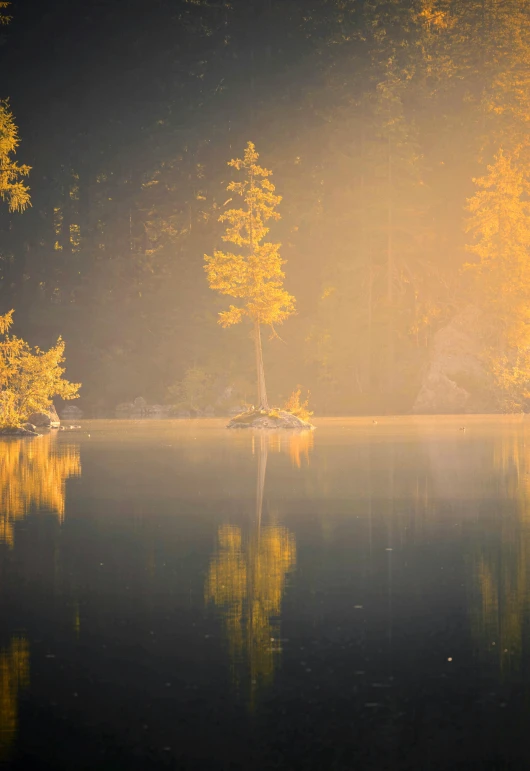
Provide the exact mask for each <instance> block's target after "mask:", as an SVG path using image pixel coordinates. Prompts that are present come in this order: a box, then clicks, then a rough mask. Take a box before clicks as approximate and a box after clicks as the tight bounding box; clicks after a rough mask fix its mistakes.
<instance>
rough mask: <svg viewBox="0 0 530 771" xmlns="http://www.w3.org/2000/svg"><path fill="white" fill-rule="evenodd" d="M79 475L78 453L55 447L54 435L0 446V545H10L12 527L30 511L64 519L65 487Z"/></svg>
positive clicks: (63, 447) (11, 441)
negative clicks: (35, 510)
mask: <svg viewBox="0 0 530 771" xmlns="http://www.w3.org/2000/svg"><path fill="white" fill-rule="evenodd" d="M80 474H81V462H80V457H79V450H78V448H77V447H75V446H60V447H58V446H57V441H56V438H55V435H54V434H49V435H47V436H42V437H39V439H38V440H36V441H33V442H28V440H27V439H9V440H7V441H4V442H2V443H1V445H0V504H1V513H0V543H6V544H8V545H9V546H12V545H13V542H14V524H15V522H16V521H17V520H20V519H23V518H24V517H25V516H26V514H27V513H28V511H29V510H30V509H31V508H36V509H48V510H49V511H51V512H54V513H56V514H57V515H58V517H59V520H60V521H61V522H62V520H63V517H64V501H65V484H66V480H67V479H69V478H70V477H72V476H79V475H80Z"/></svg>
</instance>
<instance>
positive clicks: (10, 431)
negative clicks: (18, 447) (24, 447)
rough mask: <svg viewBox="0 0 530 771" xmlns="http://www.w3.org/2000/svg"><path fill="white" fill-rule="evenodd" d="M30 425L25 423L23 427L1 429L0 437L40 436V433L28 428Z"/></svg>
mask: <svg viewBox="0 0 530 771" xmlns="http://www.w3.org/2000/svg"><path fill="white" fill-rule="evenodd" d="M28 425H30V424H28V423H25V424H24V425H23V426H17V427H14V428H1V429H0V437H10V436H13V437H20V436H27V437H29V436H38V435H39V434H38V432H37V431H35V430H34V429H33V428H26V426H28Z"/></svg>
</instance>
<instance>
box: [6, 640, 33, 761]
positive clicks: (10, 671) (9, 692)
mask: <svg viewBox="0 0 530 771" xmlns="http://www.w3.org/2000/svg"><path fill="white" fill-rule="evenodd" d="M28 684H29V647H28V643H27V641H26V640H25V639H24V638H23V637H13V639H12V640H11V643H10V645H9V647H8V648H6V649H2V650H0V760H3V759H5V758H6V756H7V755H8V754H9V750H10V748H11V746H12V745H13V742H14V739H15V736H16V733H17V727H18V699H19V694H20V691H21V689H22V688H25V687H27V686H28Z"/></svg>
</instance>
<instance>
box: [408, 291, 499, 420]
mask: <svg viewBox="0 0 530 771" xmlns="http://www.w3.org/2000/svg"><path fill="white" fill-rule="evenodd" d="M481 315H482V314H481V312H480V310H479V309H478V308H476V307H475V306H473V305H469V306H468V307H467V308H465V309H464V310H463V311H462V312H461V313H459V314H457V315H456V316H455V317H454V318H453V319H452V320H451V321H450V322H449V324H447V326H445V327H442V329H439V330H438V332H437V333H436V334H435V336H434V340H433V345H432V348H431V354H430V359H429V363H428V365H427V368H426V370H425V373H424V375H423V378H422V382H421V387H420V390H419V393H418V396H417V397H416V401H415V402H414V406H413V408H412V411H413V412H414V413H416V414H420V415H428V414H455V413H481V412H488V411H491V409H492V397H491V394H490V392H489V389H488V378H487V373H486V371H485V369H484V366H483V364H482V362H481V360H480V354H481V351H482V348H483V341H482V335H481V331H480V326H481Z"/></svg>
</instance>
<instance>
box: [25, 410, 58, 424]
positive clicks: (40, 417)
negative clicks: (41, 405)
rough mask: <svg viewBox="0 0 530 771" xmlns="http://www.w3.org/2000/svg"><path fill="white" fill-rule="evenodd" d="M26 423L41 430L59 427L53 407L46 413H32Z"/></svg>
mask: <svg viewBox="0 0 530 771" xmlns="http://www.w3.org/2000/svg"><path fill="white" fill-rule="evenodd" d="M28 422H29V423H32V424H33V425H34V426H40V427H42V428H59V426H60V425H61V421H60V419H59V415H58V414H57V410H56V409H55V407H54V406H53V405H52V406H51V407H50V408H49V409H48V410H47V411H46V412H33V413H32V414H31V415H30V416H29V418H28Z"/></svg>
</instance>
